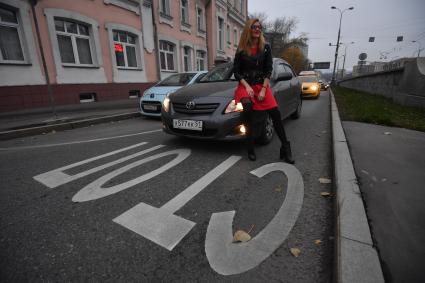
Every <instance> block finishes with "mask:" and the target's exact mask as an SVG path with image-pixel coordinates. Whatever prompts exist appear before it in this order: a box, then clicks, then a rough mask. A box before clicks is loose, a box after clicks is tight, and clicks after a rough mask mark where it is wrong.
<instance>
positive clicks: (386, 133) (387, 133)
mask: <svg viewBox="0 0 425 283" xmlns="http://www.w3.org/2000/svg"><path fill="white" fill-rule="evenodd" d="M391 134H392V133H391V132H385V133H384V135H387V136H389V135H391Z"/></svg>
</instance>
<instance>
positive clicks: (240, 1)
mask: <svg viewBox="0 0 425 283" xmlns="http://www.w3.org/2000/svg"><path fill="white" fill-rule="evenodd" d="M239 3H240V8H241V10H240V12H241V14H243V0H239Z"/></svg>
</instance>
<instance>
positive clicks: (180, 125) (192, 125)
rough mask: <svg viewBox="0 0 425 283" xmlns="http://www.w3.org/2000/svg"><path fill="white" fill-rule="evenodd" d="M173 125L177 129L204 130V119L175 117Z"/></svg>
mask: <svg viewBox="0 0 425 283" xmlns="http://www.w3.org/2000/svg"><path fill="white" fill-rule="evenodd" d="M173 127H174V128H176V129H185V130H194V131H202V121H194V120H179V119H173Z"/></svg>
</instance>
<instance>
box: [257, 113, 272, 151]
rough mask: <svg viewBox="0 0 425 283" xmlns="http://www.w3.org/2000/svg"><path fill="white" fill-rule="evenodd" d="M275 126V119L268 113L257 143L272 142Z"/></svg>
mask: <svg viewBox="0 0 425 283" xmlns="http://www.w3.org/2000/svg"><path fill="white" fill-rule="evenodd" d="M273 135H274V128H273V120H272V118H271V117H270V115H267V119H266V121H265V123H264V127H263V131H262V133H261V135H260V136H259V137H258V139H257V143H259V144H262V145H266V144H268V143H270V142H271V141H272V139H273Z"/></svg>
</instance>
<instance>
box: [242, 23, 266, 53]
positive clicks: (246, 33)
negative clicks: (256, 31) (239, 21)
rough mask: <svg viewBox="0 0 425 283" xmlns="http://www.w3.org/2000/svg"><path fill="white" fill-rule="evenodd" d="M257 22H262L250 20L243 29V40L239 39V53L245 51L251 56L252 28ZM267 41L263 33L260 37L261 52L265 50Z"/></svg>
mask: <svg viewBox="0 0 425 283" xmlns="http://www.w3.org/2000/svg"><path fill="white" fill-rule="evenodd" d="M257 22H260V20H259V19H248V20H247V21H246V23H245V26H244V28H243V31H242V34H241V38H240V39H239V46H238V50H237V52H240V51H243V52H245V53H246V54H248V55H251V45H252V36H251V26H252V25H253V24H255V23H257ZM265 44H266V40H265V39H264V36H263V33H262V32H261V34H260V37H259V38H258V48H259V50H261V51H263V50H264V45H265Z"/></svg>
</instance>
